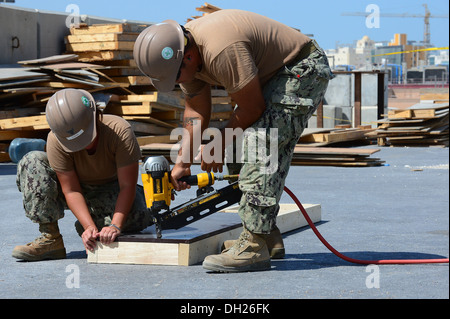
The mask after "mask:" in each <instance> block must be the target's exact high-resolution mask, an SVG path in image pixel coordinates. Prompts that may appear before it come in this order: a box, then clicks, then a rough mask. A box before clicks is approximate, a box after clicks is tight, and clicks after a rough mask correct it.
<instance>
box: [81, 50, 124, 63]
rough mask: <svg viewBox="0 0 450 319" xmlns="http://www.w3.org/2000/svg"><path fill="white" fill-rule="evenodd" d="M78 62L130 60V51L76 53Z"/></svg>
mask: <svg viewBox="0 0 450 319" xmlns="http://www.w3.org/2000/svg"><path fill="white" fill-rule="evenodd" d="M77 54H78V56H79V58H78V60H79V61H80V62H99V61H113V60H131V59H133V52H132V51H98V52H93V51H90V52H78V53H77Z"/></svg>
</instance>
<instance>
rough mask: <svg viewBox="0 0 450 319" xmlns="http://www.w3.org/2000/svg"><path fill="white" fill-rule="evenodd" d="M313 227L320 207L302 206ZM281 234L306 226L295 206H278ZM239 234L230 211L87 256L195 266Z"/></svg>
mask: <svg viewBox="0 0 450 319" xmlns="http://www.w3.org/2000/svg"><path fill="white" fill-rule="evenodd" d="M303 206H304V208H305V210H306V211H307V213H308V216H309V217H310V218H311V220H312V221H313V222H314V223H317V222H319V221H320V220H321V206H320V205H319V204H304V205H303ZM277 225H278V227H279V228H280V231H281V232H282V233H283V234H284V233H286V232H289V231H292V230H295V229H299V228H301V227H304V226H307V222H306V220H305V219H304V217H303V215H302V214H301V212H300V211H299V209H298V207H297V206H295V204H281V205H280V213H279V214H278V217H277ZM241 231H242V226H241V221H240V218H239V216H238V214H236V213H233V209H231V210H229V211H228V212H222V213H215V214H213V215H211V216H208V217H207V218H204V219H202V220H199V221H197V222H195V223H192V224H190V225H188V226H187V227H183V228H181V229H179V230H167V231H163V238H161V239H158V238H156V235H155V232H154V227H153V226H152V227H149V228H148V229H146V230H145V231H144V232H143V233H142V234H135V235H128V236H125V235H124V236H120V237H119V238H118V239H117V240H116V241H115V242H114V243H112V244H110V245H102V244H99V243H98V244H97V246H96V248H95V250H94V252H88V258H87V261H88V262H89V263H115V264H147V265H179V266H190V265H194V264H198V263H200V262H202V261H203V259H204V258H205V257H206V256H208V255H211V254H217V253H220V247H221V246H222V243H223V242H224V241H225V240H229V239H237V238H238V236H239V234H240V233H241Z"/></svg>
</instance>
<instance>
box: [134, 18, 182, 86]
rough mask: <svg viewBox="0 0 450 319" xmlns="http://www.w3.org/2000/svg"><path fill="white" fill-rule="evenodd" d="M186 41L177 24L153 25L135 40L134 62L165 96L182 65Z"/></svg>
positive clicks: (172, 22) (173, 83) (169, 21)
mask: <svg viewBox="0 0 450 319" xmlns="http://www.w3.org/2000/svg"><path fill="white" fill-rule="evenodd" d="M184 46H185V37H184V33H183V30H182V28H181V26H180V25H179V24H178V23H177V22H175V21H174V20H165V21H163V22H161V23H158V24H154V25H152V26H150V27H148V28H146V29H145V30H144V31H142V32H141V34H140V35H139V36H138V38H137V39H136V42H135V44H134V51H133V55H134V60H135V61H136V64H137V66H138V68H139V69H140V70H141V72H142V73H144V74H145V75H147V76H148V77H149V78H150V79H151V81H152V84H153V86H154V87H155V88H156V89H157V90H158V91H162V92H168V91H172V90H173V89H174V87H175V82H176V79H177V74H178V71H179V69H180V66H181V62H182V61H183V56H184Z"/></svg>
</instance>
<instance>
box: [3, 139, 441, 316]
mask: <svg viewBox="0 0 450 319" xmlns="http://www.w3.org/2000/svg"><path fill="white" fill-rule="evenodd" d="M373 147H376V146H369V148H373ZM372 156H373V157H379V158H381V159H382V160H384V161H386V164H388V165H387V166H381V167H367V168H341V167H305V166H302V167H300V166H296V167H292V168H291V171H290V173H289V176H288V178H287V183H286V185H287V186H288V187H289V188H290V189H291V190H292V191H293V192H294V193H295V194H296V195H297V196H298V197H299V199H300V201H302V202H303V203H311V204H321V205H322V222H320V223H319V224H318V230H319V231H320V232H321V233H322V235H323V236H324V237H325V239H327V240H328V241H329V243H330V244H331V245H332V246H334V247H335V248H336V249H337V250H338V251H340V252H342V253H343V254H345V255H347V256H349V257H352V258H356V259H368V260H378V259H401V258H407V259H422V258H448V256H449V151H448V148H381V149H380V152H378V153H375V154H373V155H372ZM194 173H195V171H194ZM15 174H16V165H14V164H11V163H4V164H1V165H0V203H1V205H0V216H1V217H2V221H1V223H0V236H1V237H0V238H1V240H0V265H1V266H0V298H2V299H5V298H6V299H9V298H14V299H16V298H18V299H22V298H27V299H28V298H31V299H33V298H45V299H53V298H62V299H73V298H82V299H91V298H95V299H112V298H120V299H129V298H138V299H141V298H145V299H180V300H181V299H190V300H191V304H192V303H195V299H224V300H228V299H417V298H420V299H448V298H449V269H448V264H424V265H380V266H373V265H372V266H365V265H357V264H352V263H349V262H347V261H344V260H342V259H340V258H338V257H336V256H335V255H334V254H332V253H331V252H330V251H329V250H328V249H327V248H326V247H325V246H324V245H323V244H322V243H321V242H320V241H319V240H318V239H317V237H316V236H315V235H314V233H313V232H312V230H311V229H310V228H309V227H305V228H303V229H300V230H297V231H293V232H290V233H288V234H286V235H284V241H285V245H286V252H287V255H286V258H285V259H284V260H276V261H272V270H270V271H265V272H253V273H236V274H215V273H208V272H206V271H205V270H204V269H203V268H202V266H201V265H194V266H189V267H185V266H149V265H121V264H88V263H87V261H86V254H85V252H84V248H83V244H82V242H81V239H80V238H79V237H78V235H77V234H76V232H75V229H74V227H73V224H74V221H75V218H74V216H73V215H72V214H71V212H70V211H67V213H66V216H65V218H63V219H62V220H61V221H60V228H61V231H62V234H63V236H64V241H65V245H66V249H67V252H68V258H67V259H64V260H55V261H42V262H22V261H18V260H16V259H14V258H12V257H11V252H12V250H13V248H14V246H16V245H22V244H25V243H27V242H30V241H32V240H33V239H34V238H35V237H37V236H38V229H37V225H36V224H33V223H31V222H30V221H29V220H28V219H27V218H26V217H25V215H24V212H23V207H22V201H21V193H19V191H18V190H17V187H16V185H15ZM188 192H190V191H185V192H184V193H183V192H182V193H181V194H180V195H179V196H180V198H179V199H180V200H183V198H189V197H192V196H193V195H192V194H189V193H188ZM183 196H184V197H183ZM292 202H293V201H292V200H291V199H290V198H288V197H287V195H284V196H283V197H282V203H292ZM265 302H266V303H270V302H271V301H265ZM272 302H275V301H272ZM294 306H295V304H294ZM222 308H223V309H221V310H220V311H225V310H224V307H222ZM181 310H182V309H181V306H180V307H175V308H174V309H172V311H175V312H178V311H181Z"/></svg>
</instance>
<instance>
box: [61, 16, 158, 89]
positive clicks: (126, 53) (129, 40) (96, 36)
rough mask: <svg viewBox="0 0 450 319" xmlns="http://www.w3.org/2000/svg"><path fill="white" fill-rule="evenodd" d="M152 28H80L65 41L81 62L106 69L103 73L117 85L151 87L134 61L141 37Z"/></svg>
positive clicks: (74, 28)
mask: <svg viewBox="0 0 450 319" xmlns="http://www.w3.org/2000/svg"><path fill="white" fill-rule="evenodd" d="M146 27H148V25H133V24H127V23H120V24H96V25H91V26H89V25H86V24H80V25H79V26H78V27H71V28H70V35H68V36H66V37H65V42H66V50H67V52H68V53H74V54H77V55H78V60H79V61H80V62H90V63H98V64H101V65H105V66H107V67H108V68H107V69H106V70H103V71H102V73H103V74H104V75H106V76H108V78H109V79H110V80H111V81H112V82H116V83H125V84H129V85H150V84H151V83H150V80H149V78H148V77H146V76H145V75H143V74H142V73H141V72H140V71H139V69H138V68H137V66H136V63H135V61H134V60H133V47H134V42H135V41H136V39H137V37H138V36H139V33H140V32H141V31H142V30H144V29H145V28H146Z"/></svg>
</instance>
